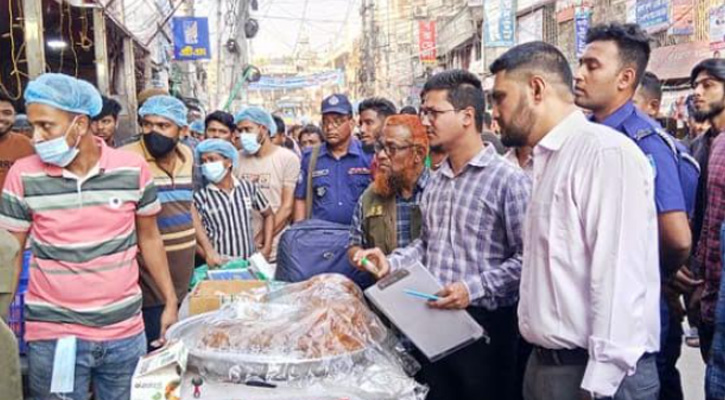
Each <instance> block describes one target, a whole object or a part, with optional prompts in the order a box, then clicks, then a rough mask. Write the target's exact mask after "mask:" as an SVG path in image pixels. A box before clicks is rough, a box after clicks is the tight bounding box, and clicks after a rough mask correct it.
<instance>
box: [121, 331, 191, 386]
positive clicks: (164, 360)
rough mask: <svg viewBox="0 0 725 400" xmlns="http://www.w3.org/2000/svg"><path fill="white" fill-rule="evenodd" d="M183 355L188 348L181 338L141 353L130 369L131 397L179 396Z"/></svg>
mask: <svg viewBox="0 0 725 400" xmlns="http://www.w3.org/2000/svg"><path fill="white" fill-rule="evenodd" d="M187 358H188V351H187V350H186V348H185V347H184V345H183V344H182V343H181V342H172V343H169V344H168V345H167V346H165V347H164V348H162V349H160V350H157V351H155V352H153V353H151V354H148V355H146V356H144V357H141V359H140V360H139V361H138V364H137V365H136V370H135V371H134V372H133V378H132V381H131V400H180V399H181V376H182V375H183V374H184V371H185V370H186V361H187Z"/></svg>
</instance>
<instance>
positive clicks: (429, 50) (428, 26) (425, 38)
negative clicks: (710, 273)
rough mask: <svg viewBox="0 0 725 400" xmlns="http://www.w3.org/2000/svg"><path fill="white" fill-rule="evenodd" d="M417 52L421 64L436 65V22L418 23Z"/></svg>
mask: <svg viewBox="0 0 725 400" xmlns="http://www.w3.org/2000/svg"><path fill="white" fill-rule="evenodd" d="M418 52H419V54H420V63H421V64H423V65H435V64H436V62H437V61H436V59H437V58H438V52H437V51H436V22H435V21H434V20H430V21H418Z"/></svg>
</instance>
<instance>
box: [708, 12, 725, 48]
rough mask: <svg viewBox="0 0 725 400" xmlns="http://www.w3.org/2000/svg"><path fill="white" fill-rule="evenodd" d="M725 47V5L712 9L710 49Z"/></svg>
mask: <svg viewBox="0 0 725 400" xmlns="http://www.w3.org/2000/svg"><path fill="white" fill-rule="evenodd" d="M722 49H725V5H722V6H720V7H718V8H713V9H712V10H710V50H712V51H715V50H722Z"/></svg>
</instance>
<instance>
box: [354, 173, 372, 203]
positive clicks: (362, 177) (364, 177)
mask: <svg viewBox="0 0 725 400" xmlns="http://www.w3.org/2000/svg"><path fill="white" fill-rule="evenodd" d="M350 182H351V184H352V186H353V188H355V195H356V197H360V195H361V194H362V192H364V191H365V189H367V188H368V186H370V182H371V177H370V174H355V175H351V176H350Z"/></svg>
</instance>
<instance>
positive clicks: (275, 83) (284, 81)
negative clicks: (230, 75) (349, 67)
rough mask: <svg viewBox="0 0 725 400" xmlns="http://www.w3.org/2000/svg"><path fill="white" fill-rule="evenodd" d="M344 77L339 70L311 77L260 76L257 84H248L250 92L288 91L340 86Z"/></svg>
mask: <svg viewBox="0 0 725 400" xmlns="http://www.w3.org/2000/svg"><path fill="white" fill-rule="evenodd" d="M343 83H344V75H343V73H342V71H341V70H334V71H327V72H320V73H317V74H311V75H297V76H285V77H272V76H262V78H261V79H260V80H259V82H254V83H250V84H249V89H251V90H289V89H304V88H309V87H319V86H324V85H342V84H343Z"/></svg>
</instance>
